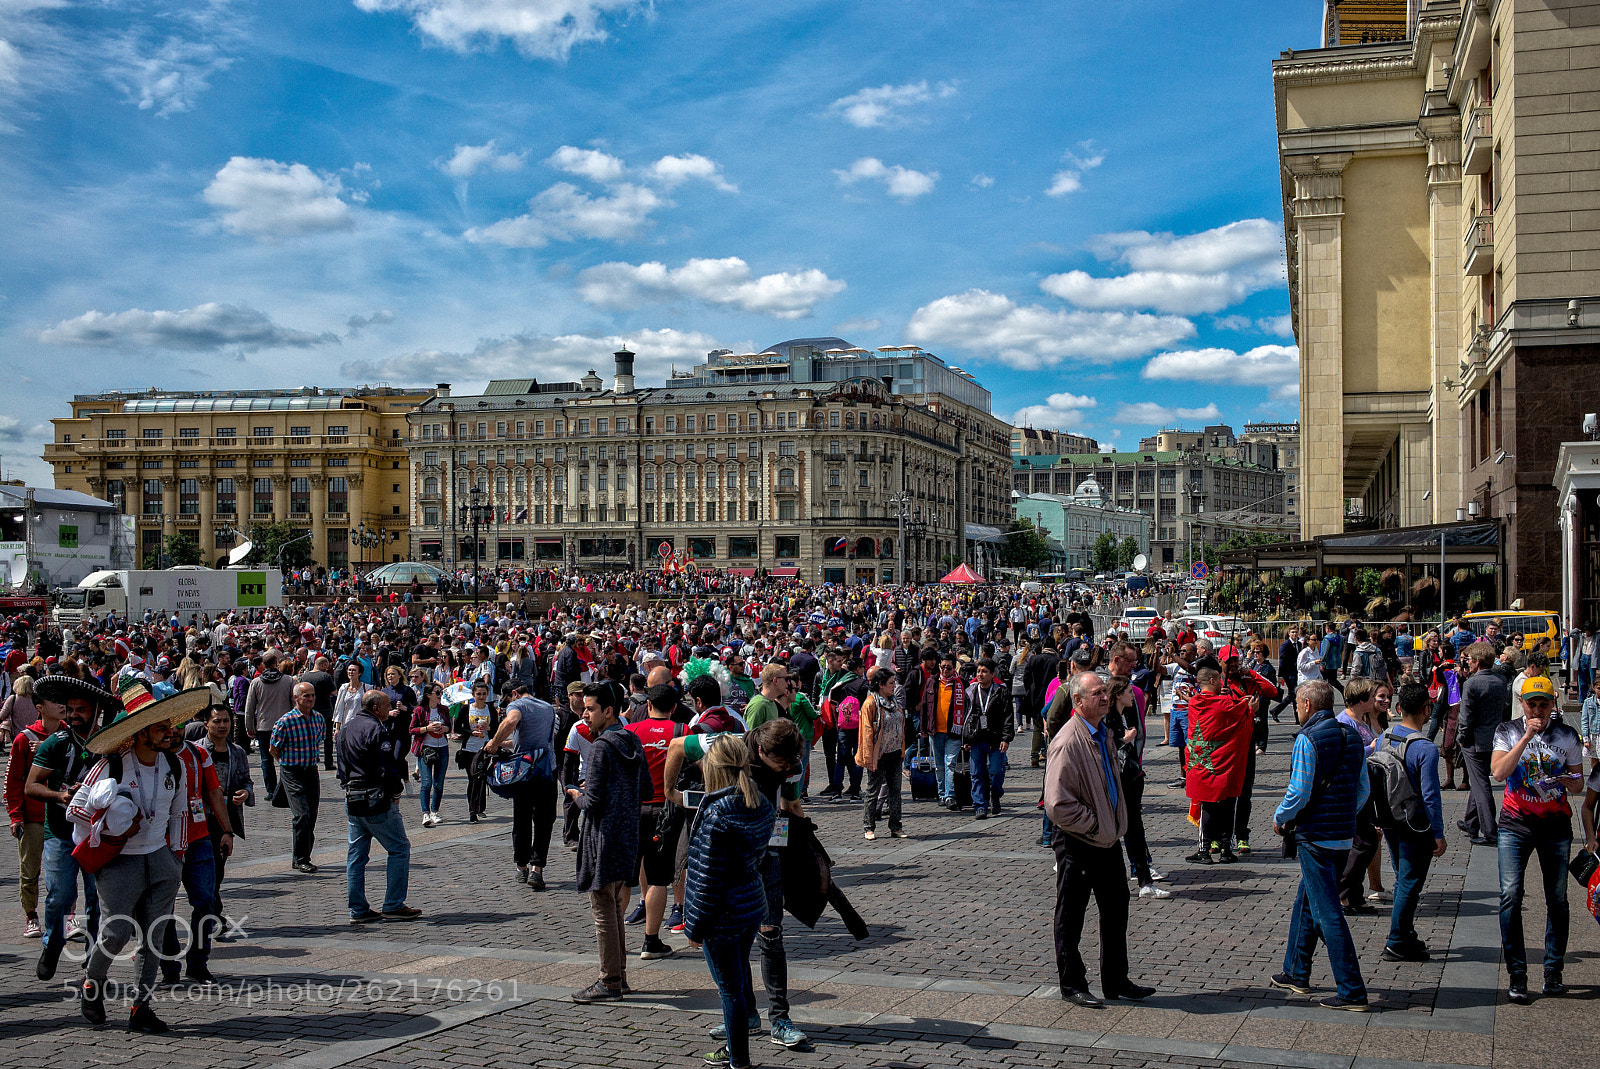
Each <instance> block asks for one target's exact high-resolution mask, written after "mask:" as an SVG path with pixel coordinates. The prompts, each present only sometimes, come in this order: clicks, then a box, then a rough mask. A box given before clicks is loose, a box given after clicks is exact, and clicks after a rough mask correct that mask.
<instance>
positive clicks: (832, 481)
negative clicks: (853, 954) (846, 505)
mask: <svg viewBox="0 0 1600 1069" xmlns="http://www.w3.org/2000/svg"><path fill="white" fill-rule="evenodd" d="M828 485H829V486H838V485H839V473H838V472H837V471H829V472H828Z"/></svg>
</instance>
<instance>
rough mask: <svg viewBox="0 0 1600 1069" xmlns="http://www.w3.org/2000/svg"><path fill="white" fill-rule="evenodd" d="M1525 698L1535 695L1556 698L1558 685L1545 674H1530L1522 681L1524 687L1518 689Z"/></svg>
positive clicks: (1553, 699)
mask: <svg viewBox="0 0 1600 1069" xmlns="http://www.w3.org/2000/svg"><path fill="white" fill-rule="evenodd" d="M1518 694H1520V695H1521V696H1522V697H1523V698H1524V699H1526V698H1532V697H1535V696H1539V697H1545V698H1549V699H1550V700H1551V701H1555V700H1556V687H1555V684H1554V683H1551V682H1550V680H1549V679H1547V678H1545V677H1544V676H1529V677H1528V678H1527V679H1524V680H1523V681H1522V689H1521V690H1520V691H1518Z"/></svg>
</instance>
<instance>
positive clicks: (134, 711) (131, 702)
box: [84, 676, 211, 754]
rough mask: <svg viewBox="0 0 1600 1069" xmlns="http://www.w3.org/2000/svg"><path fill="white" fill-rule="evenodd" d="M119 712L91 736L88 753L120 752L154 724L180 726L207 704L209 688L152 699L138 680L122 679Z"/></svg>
mask: <svg viewBox="0 0 1600 1069" xmlns="http://www.w3.org/2000/svg"><path fill="white" fill-rule="evenodd" d="M117 689H118V690H119V691H120V692H121V693H120V696H121V698H122V711H121V712H120V713H118V714H117V718H116V719H115V720H113V721H111V723H109V724H107V725H106V726H105V727H103V728H101V729H100V730H99V731H97V732H95V733H94V734H93V735H90V736H89V741H88V742H86V743H85V744H84V746H85V747H86V748H87V749H88V750H89V752H91V753H97V754H110V753H116V752H117V751H118V750H121V749H122V748H123V747H125V746H126V745H127V744H128V743H129V742H131V741H132V740H133V737H134V736H135V735H137V734H138V733H139V732H141V731H143V730H144V729H145V728H147V727H152V726H154V725H156V724H181V723H183V722H184V721H186V720H190V719H192V718H193V717H194V714H195V713H198V712H199V711H200V710H202V709H204V708H205V707H206V706H207V705H209V704H211V689H210V688H209V687H203V686H202V687H190V688H189V689H188V690H181V691H179V692H178V693H176V694H172V695H169V696H168V697H165V698H160V699H158V698H156V696H155V695H153V694H151V693H150V688H149V687H148V686H146V685H145V682H144V680H143V679H141V678H139V677H138V676H124V677H123V679H122V681H121V682H120V683H118V685H117Z"/></svg>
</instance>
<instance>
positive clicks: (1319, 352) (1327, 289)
mask: <svg viewBox="0 0 1600 1069" xmlns="http://www.w3.org/2000/svg"><path fill="white" fill-rule="evenodd" d="M1351 155H1352V154H1351V153H1348V152H1340V153H1328V154H1324V155H1316V156H1290V157H1287V158H1286V159H1285V160H1284V168H1285V169H1286V170H1287V171H1288V172H1289V174H1290V176H1291V177H1292V179H1293V182H1294V197H1293V199H1292V201H1291V205H1290V208H1291V212H1292V215H1293V226H1292V229H1291V231H1290V235H1289V241H1290V252H1289V262H1290V272H1291V289H1290V293H1291V296H1293V297H1295V298H1297V299H1296V301H1295V303H1296V305H1297V311H1298V317H1299V324H1298V325H1299V341H1300V434H1301V446H1302V451H1301V460H1302V476H1301V486H1300V499H1301V504H1302V505H1303V508H1302V509H1301V513H1300V516H1301V519H1300V536H1301V537H1302V538H1312V537H1315V536H1316V535H1320V534H1337V533H1339V532H1341V531H1343V530H1344V342H1343V334H1344V318H1343V317H1344V297H1343V274H1344V272H1343V262H1342V257H1343V241H1342V231H1343V222H1342V221H1343V217H1344V195H1343V172H1344V167H1345V165H1346V164H1347V163H1349V162H1350V157H1351Z"/></svg>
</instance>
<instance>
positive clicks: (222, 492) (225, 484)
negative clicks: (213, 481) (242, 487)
mask: <svg viewBox="0 0 1600 1069" xmlns="http://www.w3.org/2000/svg"><path fill="white" fill-rule="evenodd" d="M237 500H238V498H237V491H236V489H235V486H234V481H233V480H232V479H218V480H217V511H218V512H220V513H222V514H224V515H227V516H231V515H233V514H234V512H236V511H237V509H238V506H237V504H236V502H237Z"/></svg>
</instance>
